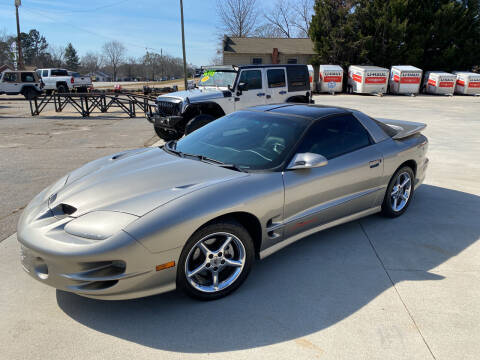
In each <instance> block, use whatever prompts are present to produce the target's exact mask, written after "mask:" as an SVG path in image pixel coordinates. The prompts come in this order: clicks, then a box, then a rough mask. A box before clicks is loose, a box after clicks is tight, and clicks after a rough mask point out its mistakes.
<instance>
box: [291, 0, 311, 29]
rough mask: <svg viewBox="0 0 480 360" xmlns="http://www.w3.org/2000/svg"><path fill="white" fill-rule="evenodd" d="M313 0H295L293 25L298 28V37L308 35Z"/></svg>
mask: <svg viewBox="0 0 480 360" xmlns="http://www.w3.org/2000/svg"><path fill="white" fill-rule="evenodd" d="M313 5H314V0H297V1H296V3H295V5H294V6H293V12H294V15H295V16H294V20H293V25H294V26H295V27H296V28H297V29H298V31H299V34H298V36H300V37H308V36H309V35H308V32H309V30H310V22H311V21H312V16H313Z"/></svg>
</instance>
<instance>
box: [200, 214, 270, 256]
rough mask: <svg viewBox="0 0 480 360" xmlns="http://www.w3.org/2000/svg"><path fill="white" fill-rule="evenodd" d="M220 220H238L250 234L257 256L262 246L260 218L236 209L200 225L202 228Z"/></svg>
mask: <svg viewBox="0 0 480 360" xmlns="http://www.w3.org/2000/svg"><path fill="white" fill-rule="evenodd" d="M222 220H234V221H236V222H238V223H239V224H240V225H242V226H244V227H245V229H246V230H247V231H248V232H249V234H250V236H251V237H252V240H253V245H254V248H255V256H257V257H258V255H259V253H260V248H261V246H262V225H261V224H260V220H258V218H257V217H256V216H255V215H253V214H252V213H249V212H244V211H236V212H231V213H228V214H224V215H220V216H218V217H216V218H213V219H211V220H209V221H208V222H206V223H205V224H203V225H202V226H200V228H203V227H205V226H208V225H211V224H213V223H216V222H219V221H222Z"/></svg>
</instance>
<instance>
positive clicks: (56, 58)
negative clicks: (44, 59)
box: [47, 45, 65, 67]
mask: <svg viewBox="0 0 480 360" xmlns="http://www.w3.org/2000/svg"><path fill="white" fill-rule="evenodd" d="M47 52H48V54H50V66H52V67H62V66H63V64H64V60H65V47H64V46H56V45H48V48H47Z"/></svg>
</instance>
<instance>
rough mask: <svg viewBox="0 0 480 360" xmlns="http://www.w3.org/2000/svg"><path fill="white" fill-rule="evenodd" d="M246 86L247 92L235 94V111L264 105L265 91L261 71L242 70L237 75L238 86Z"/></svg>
mask: <svg viewBox="0 0 480 360" xmlns="http://www.w3.org/2000/svg"><path fill="white" fill-rule="evenodd" d="M241 83H243V84H246V86H247V90H243V91H242V92H241V94H239V93H238V91H237V93H236V94H235V98H234V100H235V110H241V109H245V108H247V107H250V106H255V105H263V104H265V95H266V94H265V89H264V84H263V76H262V69H243V70H241V72H240V74H239V80H238V82H237V87H238V85H239V84H241Z"/></svg>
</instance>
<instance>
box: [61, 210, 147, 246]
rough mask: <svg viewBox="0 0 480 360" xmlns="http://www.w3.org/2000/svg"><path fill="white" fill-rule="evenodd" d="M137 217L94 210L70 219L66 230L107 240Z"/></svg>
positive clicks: (82, 235)
mask: <svg viewBox="0 0 480 360" xmlns="http://www.w3.org/2000/svg"><path fill="white" fill-rule="evenodd" d="M136 219H138V216H135V215H131V214H126V213H121V212H113V211H93V212H90V213H87V214H85V215H82V216H80V217H78V218H76V219H75V220H72V221H70V222H69V223H68V224H67V225H65V232H67V233H68V234H70V235H75V236H79V237H82V238H86V239H92V240H105V239H107V238H109V237H110V236H112V235H114V234H115V233H117V232H118V231H120V230H122V229H123V228H125V227H126V226H127V225H128V224H130V223H131V222H133V221H135V220H136Z"/></svg>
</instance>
